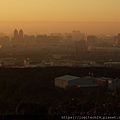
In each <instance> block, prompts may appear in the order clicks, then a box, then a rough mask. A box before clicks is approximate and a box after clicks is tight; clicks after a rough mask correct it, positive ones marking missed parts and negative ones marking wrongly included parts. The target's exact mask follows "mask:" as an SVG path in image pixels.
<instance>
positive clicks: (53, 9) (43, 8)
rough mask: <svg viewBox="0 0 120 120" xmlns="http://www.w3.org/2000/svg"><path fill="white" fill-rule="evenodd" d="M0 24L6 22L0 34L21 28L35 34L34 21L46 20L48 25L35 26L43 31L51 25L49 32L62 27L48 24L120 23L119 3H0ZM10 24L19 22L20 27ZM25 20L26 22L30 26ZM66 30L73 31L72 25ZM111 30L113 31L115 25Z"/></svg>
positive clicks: (57, 0)
mask: <svg viewBox="0 0 120 120" xmlns="http://www.w3.org/2000/svg"><path fill="white" fill-rule="evenodd" d="M0 21H6V22H4V24H3V22H0V25H1V28H0V32H1V31H2V29H3V31H4V30H5V29H8V30H10V29H13V28H14V27H16V28H18V29H20V28H21V27H24V29H26V31H27V32H28V31H29V32H30V30H33V29H35V30H36V31H37V30H40V29H38V28H36V27H37V23H34V24H33V22H36V21H48V22H49V25H48V23H47V24H45V23H44V24H41V25H40V24H39V25H38V27H41V29H42V30H43V29H45V28H44V27H46V28H47V27H48V26H49V27H50V26H54V28H55V29H53V28H52V29H51V32H52V31H56V30H57V28H59V27H60V26H61V24H58V23H57V24H53V23H50V22H120V0H0ZM13 21H19V22H18V23H19V24H18V23H14V22H13ZM20 21H22V22H20ZM24 21H26V22H29V25H28V23H26V22H24ZM31 21H32V24H30V22H31ZM10 22H11V23H10ZM23 22H24V24H23ZM25 23H26V24H25ZM50 24H51V25H50ZM64 24H65V23H64ZM47 25H48V26H47ZM89 25H90V24H88V26H89ZM7 26H8V28H6V27H7ZM62 26H64V25H62ZM71 26H72V27H71ZM67 27H68V29H69V28H71V29H73V28H74V25H73V23H72V24H70V23H69V25H68V26H67ZM93 27H95V26H93ZM111 27H112V28H111V29H113V27H114V24H113V26H111ZM119 27H120V26H119ZM32 28H33V29H32ZM85 28H86V27H84V29H85ZM59 29H60V28H59ZM61 29H62V28H61ZM61 29H60V32H61ZM64 29H65V28H64ZM68 29H66V30H68ZM74 29H75V28H74ZM76 29H79V28H78V27H76ZM115 29H116V28H115ZM42 30H41V31H42ZM49 30H50V28H49ZM86 30H88V29H87V28H86ZM6 31H7V30H6ZM43 31H44V32H45V30H43ZM58 31H59V30H58ZM46 32H48V31H46ZM49 32H50V31H49Z"/></svg>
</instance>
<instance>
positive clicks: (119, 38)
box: [116, 33, 120, 47]
mask: <svg viewBox="0 0 120 120" xmlns="http://www.w3.org/2000/svg"><path fill="white" fill-rule="evenodd" d="M116 45H117V46H119V47H120V33H119V34H118V36H117V37H116Z"/></svg>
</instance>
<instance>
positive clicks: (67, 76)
mask: <svg viewBox="0 0 120 120" xmlns="http://www.w3.org/2000/svg"><path fill="white" fill-rule="evenodd" d="M79 78H80V77H76V76H72V75H64V76H60V77H57V78H55V79H59V80H65V81H70V80H74V79H79Z"/></svg>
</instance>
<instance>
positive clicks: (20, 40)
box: [19, 29, 24, 42]
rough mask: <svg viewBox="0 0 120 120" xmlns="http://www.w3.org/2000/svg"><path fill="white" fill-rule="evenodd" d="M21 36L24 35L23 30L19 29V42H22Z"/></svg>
mask: <svg viewBox="0 0 120 120" xmlns="http://www.w3.org/2000/svg"><path fill="white" fill-rule="evenodd" d="M23 36H24V35H23V30H22V29H20V30H19V42H23V39H24V37H23Z"/></svg>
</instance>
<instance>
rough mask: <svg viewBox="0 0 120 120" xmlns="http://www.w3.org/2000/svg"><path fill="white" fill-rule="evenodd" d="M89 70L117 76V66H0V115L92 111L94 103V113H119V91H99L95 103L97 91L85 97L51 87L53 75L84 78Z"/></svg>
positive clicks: (74, 113)
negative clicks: (111, 93)
mask: <svg viewBox="0 0 120 120" xmlns="http://www.w3.org/2000/svg"><path fill="white" fill-rule="evenodd" d="M89 72H91V73H93V76H94V77H111V78H120V74H119V73H120V69H112V68H79V67H48V68H0V114H1V115H23V114H24V115H28V114H32V115H40V114H42V115H49V114H54V115H56V114H57V115H58V114H60V115H61V114H65V115H68V114H73V115H80V114H83V113H85V114H94V112H95V110H94V108H95V105H96V106H97V108H96V114H98V113H99V114H114V115H115V114H118V112H119V110H120V109H119V108H120V106H119V105H120V103H119V100H120V93H119V90H118V91H115V92H114V95H107V94H106V93H105V92H104V91H100V93H99V97H98V98H99V99H97V102H96V96H97V93H94V94H92V95H90V96H89V95H88V96H85V95H83V94H82V93H81V92H77V93H76V91H75V90H74V89H71V90H68V91H65V90H63V89H60V88H57V87H55V86H54V78H55V77H58V76H62V75H65V74H69V75H75V76H80V77H83V76H88V75H89ZM111 108H112V109H111ZM110 110H111V111H110ZM112 110H114V111H112Z"/></svg>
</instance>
